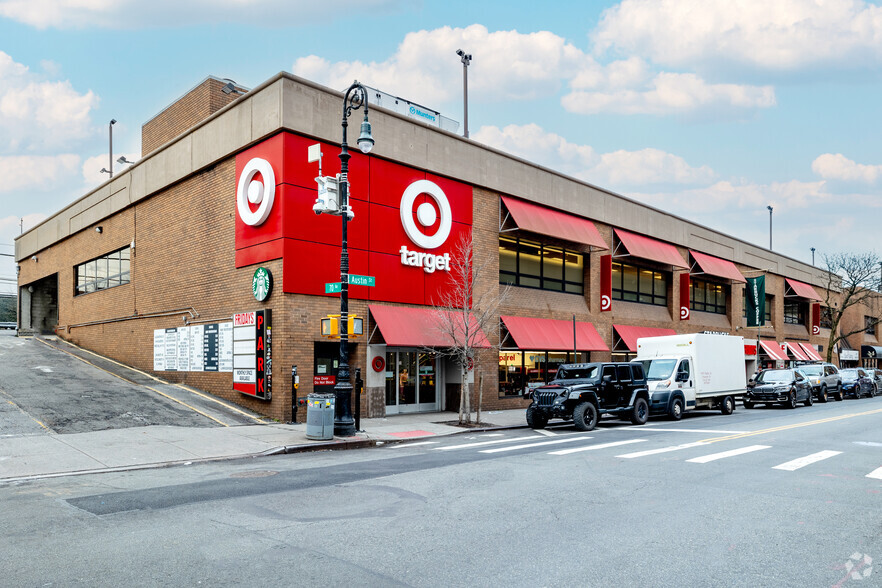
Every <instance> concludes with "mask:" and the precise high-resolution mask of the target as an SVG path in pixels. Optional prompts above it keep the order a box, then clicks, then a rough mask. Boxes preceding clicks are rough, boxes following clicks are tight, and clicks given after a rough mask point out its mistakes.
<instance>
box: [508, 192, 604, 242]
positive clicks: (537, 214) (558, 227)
mask: <svg viewBox="0 0 882 588" xmlns="http://www.w3.org/2000/svg"><path fill="white" fill-rule="evenodd" d="M501 198H502V203H503V204H505V207H506V208H507V209H508V212H509V214H511V217H512V219H513V220H514V222H515V224H516V225H517V226H518V228H520V229H523V230H525V231H531V232H533V233H539V234H540V235H548V236H549V237H554V238H555V239H563V240H565V241H573V242H574V243H584V244H585V245H591V246H593V247H598V248H600V249H609V246H608V245H607V244H606V241H604V240H603V237H601V236H600V233H599V232H598V231H597V227H595V226H594V223H592V222H591V221H590V220H588V219H584V218H582V217H580V216H575V215H572V214H567V213H565V212H561V211H559V210H554V209H551V208H546V207H544V206H540V205H538V204H533V203H532V202H525V201H523V200H517V199H515V198H508V197H506V196H502V197H501Z"/></svg>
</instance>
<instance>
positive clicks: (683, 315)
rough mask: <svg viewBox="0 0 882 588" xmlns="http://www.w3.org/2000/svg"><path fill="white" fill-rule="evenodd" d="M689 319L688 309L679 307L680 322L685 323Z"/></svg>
mask: <svg viewBox="0 0 882 588" xmlns="http://www.w3.org/2000/svg"><path fill="white" fill-rule="evenodd" d="M688 319H689V307H688V306H681V307H680V320H681V321H685V320H688Z"/></svg>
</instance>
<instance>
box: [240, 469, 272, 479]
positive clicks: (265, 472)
mask: <svg viewBox="0 0 882 588" xmlns="http://www.w3.org/2000/svg"><path fill="white" fill-rule="evenodd" d="M278 473H279V472H274V471H273V470H255V471H253V472H239V473H238V474H232V475H231V476H230V477H231V478H266V477H267V476H275V475H276V474H278Z"/></svg>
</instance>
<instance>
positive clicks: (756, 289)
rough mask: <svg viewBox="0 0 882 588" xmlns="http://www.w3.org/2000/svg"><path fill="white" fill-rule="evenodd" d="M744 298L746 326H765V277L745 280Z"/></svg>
mask: <svg viewBox="0 0 882 588" xmlns="http://www.w3.org/2000/svg"><path fill="white" fill-rule="evenodd" d="M745 298H746V304H747V326H748V327H761V326H763V325H764V324H766V276H757V277H755V278H747V288H746V289H745Z"/></svg>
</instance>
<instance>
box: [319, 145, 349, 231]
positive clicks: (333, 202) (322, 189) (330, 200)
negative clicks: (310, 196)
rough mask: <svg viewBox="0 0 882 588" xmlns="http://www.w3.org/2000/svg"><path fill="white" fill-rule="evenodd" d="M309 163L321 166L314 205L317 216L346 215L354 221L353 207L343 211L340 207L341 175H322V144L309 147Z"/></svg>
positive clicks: (344, 208) (346, 207)
mask: <svg viewBox="0 0 882 588" xmlns="http://www.w3.org/2000/svg"><path fill="white" fill-rule="evenodd" d="M307 161H308V162H309V163H313V162H316V161H317V162H318V164H319V175H318V176H316V178H315V182H316V184H317V185H318V194H317V198H316V199H315V204H313V205H312V211H313V212H314V213H316V214H323V213H324V214H332V215H334V216H341V215H342V214H346V217H347V219H348V220H352V219H353V218H354V217H355V213H354V212H352V207H350V206H348V205H347V206H344V207H343V208H342V210H341V207H340V174H337V175H336V176H323V175H322V150H321V145H320V144H318V143H316V144H315V145H310V146H309V151H308V155H307Z"/></svg>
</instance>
